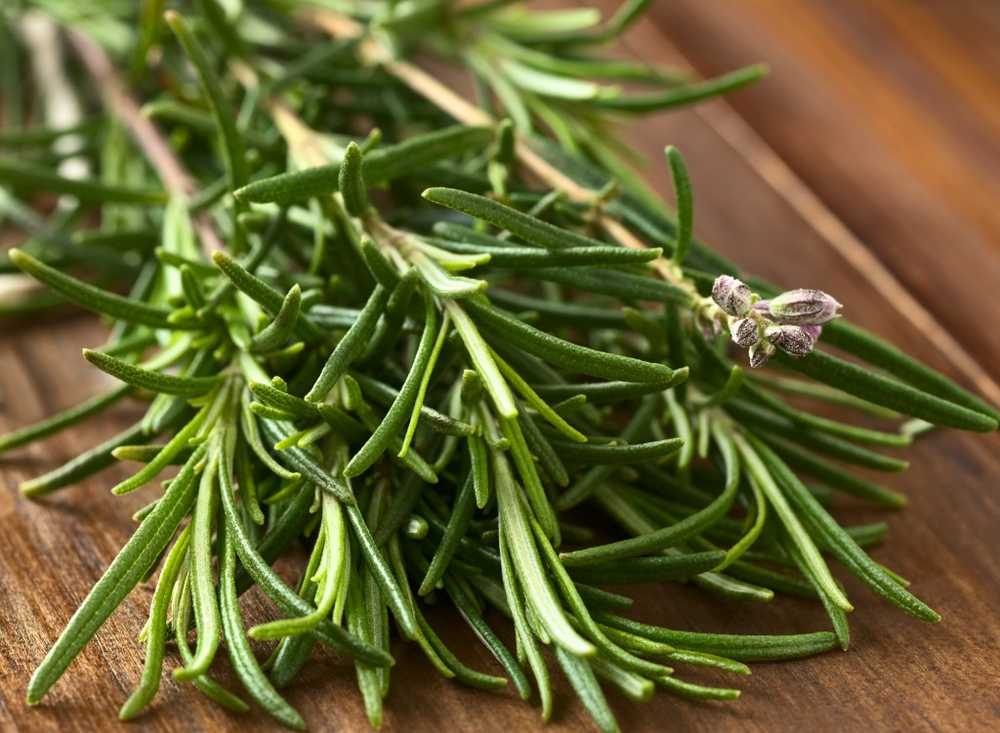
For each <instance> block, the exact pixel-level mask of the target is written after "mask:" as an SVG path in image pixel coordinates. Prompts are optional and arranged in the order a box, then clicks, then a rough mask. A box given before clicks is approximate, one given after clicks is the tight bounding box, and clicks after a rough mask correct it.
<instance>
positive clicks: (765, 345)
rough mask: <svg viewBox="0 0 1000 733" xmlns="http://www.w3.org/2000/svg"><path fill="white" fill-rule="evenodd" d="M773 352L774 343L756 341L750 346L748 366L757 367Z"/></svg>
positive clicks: (763, 363) (764, 362)
mask: <svg viewBox="0 0 1000 733" xmlns="http://www.w3.org/2000/svg"><path fill="white" fill-rule="evenodd" d="M773 353H774V344H771V343H769V342H767V341H763V340H761V341H758V342H757V343H755V344H754V345H753V346H751V347H750V368H751V369H758V368H760V367H762V366H764V365H765V364H767V360H768V359H770V358H771V355H772V354H773Z"/></svg>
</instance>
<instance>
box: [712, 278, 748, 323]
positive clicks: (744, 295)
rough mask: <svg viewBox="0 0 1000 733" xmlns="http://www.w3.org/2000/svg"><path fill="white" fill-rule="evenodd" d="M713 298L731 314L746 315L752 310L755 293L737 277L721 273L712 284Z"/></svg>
mask: <svg viewBox="0 0 1000 733" xmlns="http://www.w3.org/2000/svg"><path fill="white" fill-rule="evenodd" d="M712 300H714V301H715V304H716V305H717V306H719V307H720V308H722V310H724V311H725V312H726V313H728V314H729V315H731V316H737V317H739V316H745V315H746V314H747V311H749V310H750V305H751V303H752V301H753V293H751V292H750V288H748V287H747V286H746V284H745V283H743V282H741V281H739V280H737V279H736V278H735V277H730V276H729V275H719V276H718V277H717V278H715V282H714V283H713V284H712Z"/></svg>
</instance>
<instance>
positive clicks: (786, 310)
mask: <svg viewBox="0 0 1000 733" xmlns="http://www.w3.org/2000/svg"><path fill="white" fill-rule="evenodd" d="M758 305H759V304H758ZM840 308H841V305H840V303H838V302H837V301H836V299H834V298H833V297H832V296H830V295H828V294H826V293H824V292H823V291H822V290H813V289H810V288H799V289H798V290H789V291H787V292H784V293H782V294H781V295H778V296H776V297H774V298H771V299H770V300H769V301H767V313H768V315H770V316H771V318H773V319H774V320H775V321H777V322H778V323H783V324H788V325H794V326H819V325H822V324H824V323H827V322H829V321H832V320H833V319H834V318H836V317H837V312H838V311H839V310H840Z"/></svg>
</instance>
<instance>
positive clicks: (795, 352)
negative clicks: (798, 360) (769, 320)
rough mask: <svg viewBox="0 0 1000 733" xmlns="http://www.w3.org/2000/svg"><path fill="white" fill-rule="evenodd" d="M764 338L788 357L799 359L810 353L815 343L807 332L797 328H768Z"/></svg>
mask: <svg viewBox="0 0 1000 733" xmlns="http://www.w3.org/2000/svg"><path fill="white" fill-rule="evenodd" d="M764 338H766V339H767V340H768V341H770V342H771V343H772V344H774V345H775V346H777V347H778V348H779V349H781V350H782V351H784V352H785V353H786V354H788V355H789V356H795V357H801V356H805V355H806V354H808V353H810V352H811V351H812V350H813V346H815V345H816V341H815V340H813V337H812V336H811V335H810V334H809V332H807V331H805V330H804V329H802V328H799V327H798V326H768V328H767V329H766V330H765V331H764Z"/></svg>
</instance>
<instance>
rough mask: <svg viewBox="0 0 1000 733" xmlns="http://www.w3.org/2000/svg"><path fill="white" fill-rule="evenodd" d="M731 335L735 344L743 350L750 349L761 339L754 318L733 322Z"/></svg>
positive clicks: (730, 328) (730, 324) (730, 327)
mask: <svg viewBox="0 0 1000 733" xmlns="http://www.w3.org/2000/svg"><path fill="white" fill-rule="evenodd" d="M729 334H730V336H732V338H733V343H734V344H736V345H737V346H739V347H740V348H743V349H749V348H750V347H751V346H753V345H754V344H755V343H757V341H758V339H759V338H760V334H759V333H758V332H757V321H755V320H754V319H753V318H739V319H733V320H731V321H730V322H729Z"/></svg>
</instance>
